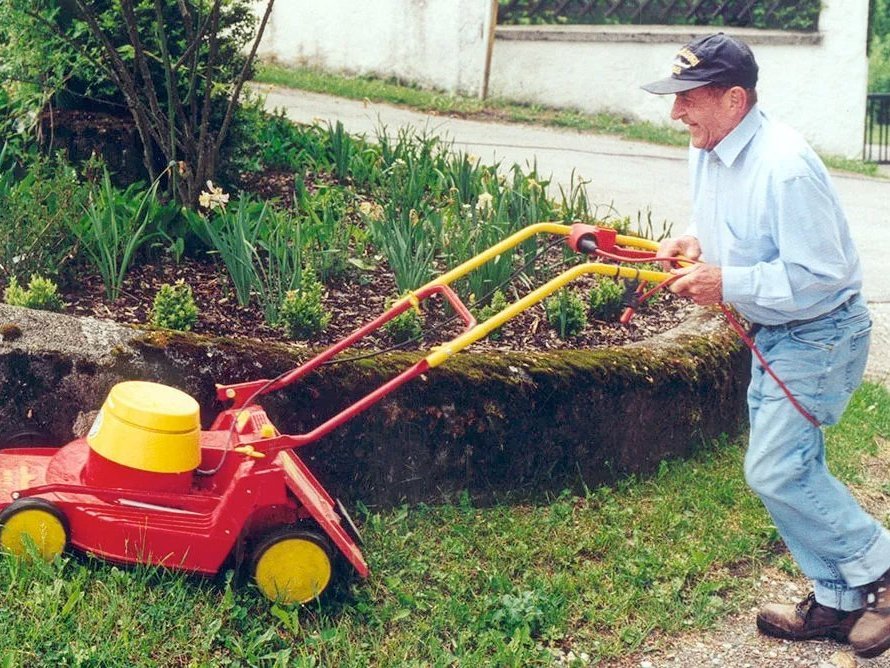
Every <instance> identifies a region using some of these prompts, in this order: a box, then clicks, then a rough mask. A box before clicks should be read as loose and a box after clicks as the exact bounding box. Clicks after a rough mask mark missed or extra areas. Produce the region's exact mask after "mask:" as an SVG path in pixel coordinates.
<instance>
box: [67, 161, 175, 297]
mask: <svg viewBox="0 0 890 668" xmlns="http://www.w3.org/2000/svg"><path fill="white" fill-rule="evenodd" d="M139 187H140V184H133V185H131V186H130V187H128V188H127V189H126V190H124V191H119V190H118V189H117V188H115V187H114V186H113V185H112V183H111V176H110V174H109V173H108V170H107V169H104V170H103V174H102V182H101V185H100V186H99V188H98V189H94V190H93V191H92V192H91V193H90V200H89V204H88V205H87V206H86V212H85V214H84V215H83V216H81V217H80V218H79V219H77V220H74V221H72V222H71V227H72V230H73V232H74V234H75V235H76V236H77V238H78V239H79V240H80V243H81V246H82V247H83V249H84V251H85V252H86V254H87V257H88V258H89V260H90V262H91V263H92V264H93V266H94V267H95V268H96V270H97V271H98V272H99V274H100V275H101V276H102V283H103V285H104V286H105V295H106V297H107V298H108V299H109V300H111V301H114V300H115V299H117V298H118V296H119V295H120V291H121V286H122V285H123V281H124V278H125V276H126V274H127V271H128V270H129V268H130V264H131V263H132V262H133V259H134V257H135V255H136V252H137V251H138V250H139V248H140V247H141V246H142V245H143V244H144V243H146V242H147V241H149V240H150V239H151V238H152V237H154V236H155V235H156V233H155V232H149V231H148V230H149V223H151V222H152V221H153V218H154V216H155V214H156V213H157V211H158V208H159V204H158V200H157V187H158V180H155V181H154V183H152V184H151V186H150V187H149V188H148V189H147V190H146V191H145V192H143V193H142V194H141V195H137V194H136V192H137V190H138V188H139Z"/></svg>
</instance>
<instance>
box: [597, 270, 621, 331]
mask: <svg viewBox="0 0 890 668" xmlns="http://www.w3.org/2000/svg"><path fill="white" fill-rule="evenodd" d="M625 285H626V284H625V283H624V282H620V283H619V282H618V281H613V280H612V279H610V278H603V279H600V280H598V281H597V282H596V284H595V285H594V286H593V287H592V288H591V289H590V299H589V303H590V317H591V318H596V319H597V320H604V321H606V322H612V321H613V320H617V319H618V316H620V315H621V311H622V310H623V304H622V302H623V300H624V289H625Z"/></svg>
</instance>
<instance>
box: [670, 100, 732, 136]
mask: <svg viewBox="0 0 890 668" xmlns="http://www.w3.org/2000/svg"><path fill="white" fill-rule="evenodd" d="M730 93H731V89H730V90H725V89H723V88H714V87H712V86H702V87H701V88H693V89H692V90H687V91H684V92H682V93H677V95H676V98H675V99H674V106H673V108H672V109H671V118H673V119H674V120H675V121H682V122H683V123H685V124H686V126H687V127H688V128H689V134H690V136H691V139H692V145H693V146H695V147H696V148H703V149H705V150H708V151H710V150H711V149H712V148H714V147H715V146H716V145H717V144H719V143H720V140H722V139H723V138H724V137H725V136H726V135H728V134H729V133H730V132H731V131H732V129H733V128H734V127H735V126H736V124H737V123H738V119H737V118H736V115H735V114H734V113H733V109H732V104H731V101H730Z"/></svg>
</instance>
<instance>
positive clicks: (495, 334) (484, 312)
mask: <svg viewBox="0 0 890 668" xmlns="http://www.w3.org/2000/svg"><path fill="white" fill-rule="evenodd" d="M507 305H508V304H507V298H506V297H505V296H504V293H503V291H502V290H495V291H494V293H493V294H492V295H491V300H490V301H489V302H488V304H486V305H485V306H482V307H481V308H477V309H474V315H475V316H476V320H477V321H478V322H485V321H486V320H488V319H489V318H491V317H493V316H495V315H497V314H498V313H500V312H501V311H503V310H504V309H505V308H507ZM499 330H500V328H498V329H494V330H492V331H491V332H489V334H488V338H489V339H491V340H492V341H497V340H498V339H499V338H500V336H501V335H500V331H499Z"/></svg>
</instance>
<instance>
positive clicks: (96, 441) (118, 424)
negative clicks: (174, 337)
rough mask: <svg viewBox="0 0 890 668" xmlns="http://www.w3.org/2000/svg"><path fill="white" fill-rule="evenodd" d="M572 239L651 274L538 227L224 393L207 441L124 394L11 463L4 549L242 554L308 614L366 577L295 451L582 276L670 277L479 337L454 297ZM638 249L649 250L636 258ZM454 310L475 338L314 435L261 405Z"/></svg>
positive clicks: (134, 556)
mask: <svg viewBox="0 0 890 668" xmlns="http://www.w3.org/2000/svg"><path fill="white" fill-rule="evenodd" d="M540 232H545V233H550V234H558V235H564V236H567V237H568V242H569V244H570V246H571V247H572V248H573V249H574V250H576V251H579V252H582V253H584V254H588V255H594V254H601V255H603V256H604V257H609V258H611V259H619V260H629V261H641V260H643V259H646V258H652V257H654V251H655V250H656V248H657V244H655V243H654V242H651V241H647V240H645V239H640V238H636V237H629V236H623V235H618V234H616V233H615V231H614V230H610V229H606V228H599V227H592V226H589V225H573V226H571V227H569V226H566V225H558V224H551V223H541V224H538V225H532V226H530V227H528V228H526V229H524V230H522V231H520V232H518V233H516V234H514V235H513V236H511V237H510V238H508V239H506V240H504V241H502V242H501V243H499V244H497V245H495V246H493V247H492V248H490V249H488V250H487V251H485V252H484V253H482V254H480V255H478V256H476V257H475V258H473V259H471V260H469V261H467V262H465V263H464V264H462V265H461V266H459V267H457V268H456V269H454V270H452V271H450V272H448V273H447V274H445V275H443V276H441V277H439V278H438V279H436V280H434V281H432V282H430V283H428V284H427V285H425V286H423V287H422V288H420V289H419V290H417V291H416V292H413V293H410V294H409V295H407V296H406V297H403V298H401V299H399V300H398V301H397V302H396V303H395V304H393V306H392V307H391V308H390V309H389V310H388V311H386V312H385V313H383V314H382V315H380V316H379V317H378V318H376V319H375V320H373V321H372V322H370V323H368V324H367V325H365V326H363V327H361V328H359V329H357V330H356V331H355V332H353V333H352V334H350V335H349V336H347V337H346V338H344V339H343V340H341V341H340V342H339V343H337V344H335V345H334V346H332V347H330V348H329V349H327V350H325V351H324V352H322V353H320V354H319V355H317V356H316V357H314V358H312V359H311V360H309V361H308V362H307V363H305V364H303V365H301V366H299V367H297V368H296V369H293V370H292V371H289V372H287V373H285V374H283V375H282V376H279V377H278V378H275V379H272V380H257V381H253V382H248V383H239V384H235V385H221V386H217V397H218V398H219V399H220V400H223V401H230V402H231V407H230V408H229V409H227V410H225V411H223V412H222V413H221V414H220V415H219V416H217V418H216V420H215V421H214V422H213V424H212V425H211V427H210V428H209V429H208V430H206V431H202V430H201V427H200V419H199V408H198V403H197V402H196V401H195V400H194V399H193V398H192V397H190V396H189V395H187V394H185V393H183V392H182V391H180V390H178V389H175V388H172V387H168V386H165V385H159V384H156V383H150V382H144V381H127V382H123V383H119V384H118V385H115V386H114V387H113V388H112V389H111V392H110V393H109V395H108V397H107V399H106V400H105V403H104V404H103V406H102V408H101V410H100V411H99V412H98V414H97V416H96V419H95V421H94V423H93V426H92V428H91V429H90V431H89V433H88V434H87V436H86V437H85V438H79V439H77V440H74V441H72V442H71V443H68V444H67V445H64V446H62V447H59V448H55V447H19V448H9V449H5V450H3V451H0V549H2V550H4V551H6V552H10V553H13V554H15V555H19V556H24V557H28V556H35V555H36V556H39V557H42V558H44V559H53V558H54V557H55V556H56V555H59V554H61V553H62V552H63V551H64V550H66V549H68V548H69V547H70V548H74V549H76V550H78V551H80V552H84V553H87V554H91V555H95V556H97V557H100V558H102V559H106V560H108V561H112V562H116V563H126V564H138V563H142V564H154V565H159V566H163V567H166V568H173V569H178V570H183V571H188V572H194V573H202V574H215V573H217V572H218V571H219V570H220V569H221V567H222V566H223V564H224V563H225V562H226V560H227V559H228V558H229V557H230V555H232V554H233V551H234V550H235V549H236V547H238V548H241V547H246V548H248V549H249V552H250V557H249V561H248V563H249V569H250V575H251V577H252V578H253V579H254V580H255V582H256V584H257V586H258V587H259V589H260V591H261V592H262V593H263V594H264V595H265V596H266V597H268V598H269V599H272V600H275V601H280V602H283V603H306V602H308V601H311V600H313V599H315V598H316V597H318V596H319V595H320V594H321V593H322V592H323V591H325V589H326V588H327V587H328V585H329V584H330V583H331V580H332V577H333V575H334V573H335V566H336V563H337V562H338V561H339V562H345V563H346V564H348V566H349V567H351V568H352V569H353V570H354V571H355V573H357V574H358V575H359V576H361V577H367V575H368V566H367V564H366V563H365V560H364V558H363V556H362V553H361V551H360V550H359V547H358V545H357V543H358V542H359V536H358V532H357V530H356V529H355V526H354V525H353V524H352V522H351V520H350V519H349V517H348V515H347V513H346V511H345V509H344V508H343V507H342V505H341V504H339V503H338V502H336V501H335V500H334V499H332V498H331V497H330V496H329V495H328V494H327V492H325V490H324V489H323V488H322V486H321V485H320V484H319V482H318V481H317V480H316V479H315V478H314V477H313V475H312V474H311V473H310V471H309V470H308V468H307V467H306V465H305V464H304V463H303V461H302V460H301V459H300V458H299V457H298V456H297V454H296V453H295V449H296V448H298V447H300V446H303V445H307V444H309V443H312V442H314V441H317V440H318V439H320V438H321V437H322V436H324V435H326V434H327V433H329V432H330V431H332V430H333V429H335V428H336V427H338V426H339V425H341V424H343V423H344V422H346V421H347V420H349V419H351V418H352V417H354V416H355V415H357V414H358V413H361V412H362V411H364V410H365V409H366V408H368V407H370V406H371V405H373V404H374V403H376V402H377V401H379V400H380V399H381V398H383V397H384V396H386V395H387V394H389V393H390V392H392V391H393V390H395V389H396V388H398V387H399V386H401V385H403V384H404V383H406V382H408V381H409V380H411V379H412V378H414V377H416V376H418V375H420V374H422V373H424V372H425V371H427V370H429V369H431V368H433V367H436V366H438V365H439V364H442V363H443V362H444V361H445V360H447V359H448V357H450V356H451V355H453V354H455V353H457V352H459V351H460V350H462V349H464V348H465V347H467V346H468V345H470V344H471V343H473V342H474V341H477V340H479V339H480V338H483V337H484V336H486V335H487V334H488V333H489V332H491V331H492V330H494V329H496V328H497V327H499V326H500V325H502V324H503V323H504V322H505V321H507V320H509V319H510V318H512V317H514V316H515V315H517V314H518V313H521V312H522V311H524V310H526V309H528V308H529V307H531V306H533V305H534V304H536V303H538V302H540V301H541V300H543V299H544V298H545V297H547V296H548V295H550V294H552V293H553V292H555V291H556V290H558V289H560V288H562V287H563V286H565V285H566V284H567V283H569V282H570V281H572V280H574V279H575V278H577V277H578V276H581V275H584V274H589V273H597V274H602V275H607V276H615V277H621V278H627V279H634V280H637V281H643V282H650V283H659V284H664V282H665V281H666V280H667V279H669V278H670V275H669V274H667V273H664V272H659V271H650V270H644V269H635V268H627V267H623V266H620V265H617V264H604V263H598V262H586V263H582V264H579V265H576V266H574V267H572V268H570V269H568V270H566V271H565V272H563V273H562V274H560V275H559V276H557V277H556V278H554V279H552V280H551V281H549V282H548V283H546V284H545V285H543V286H541V287H539V288H537V289H536V290H534V291H533V292H531V293H529V294H528V295H526V296H525V297H523V298H522V299H519V300H518V301H516V302H515V303H513V304H511V305H509V306H508V307H507V308H505V309H504V310H503V311H501V312H500V313H498V314H496V315H495V316H493V317H491V318H489V319H488V320H486V321H485V322H483V323H479V324H477V323H476V321H475V319H474V318H473V316H472V315H471V314H470V312H469V310H468V309H467V308H466V306H465V305H464V304H463V303H462V302H461V301H460V299H459V298H458V296H457V295H456V294H455V293H454V291H453V290H452V289H451V288H450V287H449V284H450V283H452V282H453V281H455V280H457V279H459V278H460V277H462V276H464V275H465V274H467V273H469V272H470V271H473V270H474V269H476V268H477V267H479V266H480V265H481V264H484V263H485V262H488V261H489V260H491V259H494V258H495V257H497V256H498V255H500V254H501V253H504V252H506V251H507V250H509V249H510V248H512V247H514V246H516V245H517V244H519V243H521V242H522V241H524V240H525V239H527V238H529V237H530V236H532V235H534V234H537V233H540ZM627 247H636V248H638V249H644V250H632V249H629V248H627ZM436 294H438V295H441V296H442V297H444V299H446V300H447V301H448V302H449V303H450V305H451V306H452V308H453V309H454V311H455V312H456V313H457V314H458V316H459V317H460V318H461V319H463V321H464V324H465V326H466V329H465V331H464V332H463V333H462V334H460V335H459V336H457V337H456V338H454V339H452V340H451V341H449V342H447V343H444V344H442V345H440V346H437V347H435V348H433V349H432V351H431V352H430V353H429V354H428V355H427V356H426V357H424V358H423V359H421V360H420V361H418V362H417V363H415V364H414V365H412V366H411V367H409V368H408V369H406V370H405V371H403V372H402V373H400V374H399V375H397V376H395V377H394V378H392V379H390V380H389V381H387V382H386V383H385V384H383V385H382V386H381V387H379V388H377V389H376V390H374V391H373V392H371V393H370V394H368V395H367V396H365V397H363V398H361V399H359V400H358V401H357V402H355V403H354V404H352V405H351V406H349V407H348V408H346V409H345V410H343V411H341V412H340V413H338V414H336V415H334V416H333V417H331V418H330V419H328V420H327V421H326V422H324V423H323V424H321V425H319V426H318V427H316V428H315V429H313V430H312V431H310V432H307V433H305V434H299V435H288V434H281V433H279V432H278V430H277V429H276V428H275V427H274V426H273V425H272V424H271V422H270V421H269V419H268V417H267V416H266V413H265V412H264V410H263V409H262V407H260V406H259V405H258V404H257V403H256V401H257V399H258V398H259V397H260V396H262V395H263V394H267V393H269V392H273V391H276V390H279V389H281V388H283V387H285V386H287V385H289V384H291V383H294V382H296V381H298V380H299V379H300V378H302V377H303V376H305V375H306V374H308V373H310V372H311V371H313V370H315V369H317V368H318V367H319V366H321V365H322V364H324V363H326V362H328V361H329V360H331V359H332V358H334V357H335V356H336V355H338V354H339V353H341V352H342V351H343V350H345V349H346V348H349V347H350V346H352V345H353V344H355V343H356V342H357V341H358V340H360V339H362V338H364V337H365V336H367V335H368V334H369V333H371V332H373V331H375V330H377V329H379V328H380V327H382V326H383V325H384V324H385V323H386V322H388V321H389V320H392V319H393V318H394V317H396V316H398V315H399V314H401V313H403V312H404V311H405V310H407V309H409V308H412V307H417V306H418V304H419V303H420V302H421V301H423V300H425V299H427V298H428V297H430V296H432V295H436Z"/></svg>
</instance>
